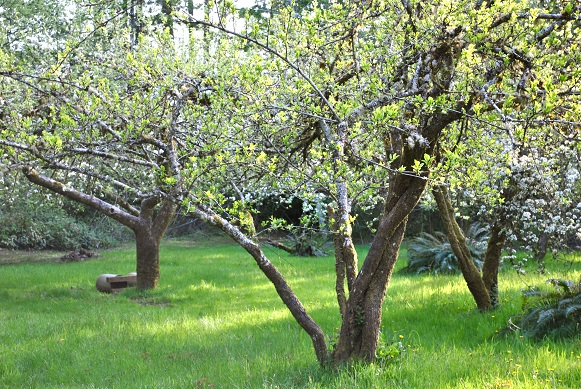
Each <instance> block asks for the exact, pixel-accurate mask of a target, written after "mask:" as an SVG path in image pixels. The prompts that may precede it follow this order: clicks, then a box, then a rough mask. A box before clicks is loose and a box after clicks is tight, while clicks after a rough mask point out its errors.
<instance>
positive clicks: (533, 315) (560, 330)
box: [508, 279, 581, 339]
mask: <svg viewBox="0 0 581 389" xmlns="http://www.w3.org/2000/svg"><path fill="white" fill-rule="evenodd" d="M547 283H548V284H551V285H553V286H554V287H555V290H554V291H553V292H551V293H549V292H544V293H543V292H540V291H539V290H538V289H534V290H532V291H530V290H529V291H525V292H523V309H524V310H525V311H526V312H525V313H524V314H523V315H521V316H519V317H517V318H516V319H515V318H511V322H510V324H509V326H508V329H510V330H521V331H522V333H523V335H525V336H527V337H530V338H534V339H543V338H545V337H552V338H566V337H572V336H575V335H577V334H580V333H581V280H579V283H577V284H576V283H574V282H573V281H569V280H561V279H551V280H548V281H547Z"/></svg>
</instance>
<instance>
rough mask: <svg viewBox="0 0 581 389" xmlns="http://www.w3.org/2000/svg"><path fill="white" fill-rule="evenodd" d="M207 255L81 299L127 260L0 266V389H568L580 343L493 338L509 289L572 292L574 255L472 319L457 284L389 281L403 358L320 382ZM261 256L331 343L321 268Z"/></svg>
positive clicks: (306, 350)
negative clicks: (548, 287)
mask: <svg viewBox="0 0 581 389" xmlns="http://www.w3.org/2000/svg"><path fill="white" fill-rule="evenodd" d="M211 242H212V240H211V239H205V238H201V239H196V241H191V242H188V241H166V242H165V244H164V246H163V248H162V252H161V273H162V276H161V280H160V284H159V287H158V289H156V290H154V291H149V292H138V291H136V290H135V289H127V290H126V291H124V292H122V293H119V294H115V295H107V294H102V293H99V292H98V291H97V290H96V289H95V280H96V279H97V277H98V276H99V275H100V274H102V273H118V274H127V273H128V272H131V271H134V269H135V259H134V258H135V254H134V250H133V249H132V248H131V247H128V248H126V249H119V250H114V251H107V252H103V253H102V257H101V258H98V259H94V260H88V261H83V262H73V263H54V262H34V263H20V264H9V265H0V387H1V388H211V387H213V388H292V387H295V388H388V387H389V388H580V387H581V337H579V336H578V337H577V338H575V339H572V340H567V341H549V340H546V341H543V342H534V341H531V340H528V339H526V338H522V337H521V336H519V334H512V333H511V334H508V336H504V337H500V336H498V335H499V333H498V331H500V333H502V330H501V329H502V328H503V327H505V326H506V325H507V323H508V321H509V319H510V317H511V316H512V315H515V314H518V313H519V312H520V305H521V290H522V289H524V288H527V287H528V286H532V285H536V284H542V283H544V281H545V280H546V279H547V278H568V279H573V280H576V281H578V280H579V277H580V276H581V255H579V254H576V256H575V255H574V256H570V257H569V259H570V260H572V263H567V262H563V261H561V262H555V261H549V263H548V268H549V270H550V274H549V275H541V274H538V273H537V272H536V271H535V267H534V266H533V265H531V267H530V268H529V269H528V270H527V274H526V275H524V276H519V275H518V274H516V272H514V271H512V270H509V269H508V270H504V271H503V272H502V273H501V275H500V278H501V286H500V289H501V297H502V308H501V309H499V310H496V311H494V312H490V313H485V314H482V313H479V312H477V311H476V310H475V309H474V303H473V300H472V298H471V296H470V295H469V293H468V291H467V288H466V285H465V283H464V281H463V280H462V278H461V276H459V275H458V276H439V277H433V276H427V275H423V276H410V275H406V274H403V273H401V272H396V273H395V274H394V276H393V277H392V281H391V283H390V286H389V289H388V295H387V297H386V302H385V305H384V320H383V325H382V332H383V334H382V336H383V339H384V340H385V342H386V343H387V344H389V343H397V342H401V348H402V349H403V350H404V351H403V352H402V353H401V354H400V355H399V356H397V357H396V358H394V359H393V360H391V361H389V362H384V363H375V364H372V365H370V366H362V365H357V366H352V367H349V368H344V369H341V370H339V371H331V370H325V369H322V368H320V367H319V366H318V364H317V362H316V360H315V355H314V351H313V349H312V345H311V343H310V339H309V337H308V336H307V335H306V333H304V332H303V331H302V330H301V329H300V327H299V326H298V325H297V324H296V323H295V321H294V319H293V318H292V316H291V315H290V314H289V313H288V311H287V310H286V308H285V307H284V305H283V304H282V302H281V301H280V299H279V298H278V296H277V295H276V293H275V290H274V288H273V287H272V285H270V284H269V282H268V280H266V278H265V277H264V276H263V275H262V274H261V273H260V271H259V270H258V268H257V266H256V265H255V264H254V262H253V260H252V259H251V257H250V256H249V255H248V254H246V253H245V252H244V251H243V250H242V249H241V248H239V247H237V246H236V245H231V244H223V243H211ZM359 252H360V255H361V256H363V255H364V254H365V252H366V247H363V246H362V247H359ZM266 253H267V255H269V257H270V259H271V260H272V261H273V262H274V263H275V264H276V265H277V266H278V267H279V268H280V270H281V271H282V272H283V274H285V276H286V277H287V280H288V281H289V283H290V284H291V285H292V287H293V288H294V289H295V291H296V293H297V294H298V295H299V297H300V298H301V300H302V301H303V303H304V304H305V306H306V308H307V310H308V312H309V313H310V314H311V315H312V316H313V317H314V318H315V320H316V321H317V322H318V323H319V324H320V325H321V326H322V327H323V328H324V330H325V331H326V333H327V334H329V337H330V339H332V338H333V337H334V334H335V333H336V329H337V327H338V326H339V324H340V316H339V313H338V309H337V304H336V300H335V295H334V282H335V280H334V274H333V258H332V257H325V258H299V257H293V256H289V255H288V254H286V253H284V252H281V251H278V250H275V249H271V248H266ZM1 254H2V253H0V255H1ZM31 256H32V254H31ZM405 256H406V253H405V251H404V252H402V255H401V258H400V261H399V263H398V266H397V267H398V269H401V268H402V267H403V266H404V265H405V262H406V258H405ZM1 263H2V258H0V264H1Z"/></svg>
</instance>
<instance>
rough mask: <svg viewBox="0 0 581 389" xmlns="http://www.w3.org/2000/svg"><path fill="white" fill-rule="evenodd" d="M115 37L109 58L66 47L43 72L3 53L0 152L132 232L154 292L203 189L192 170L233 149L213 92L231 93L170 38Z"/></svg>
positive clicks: (146, 284) (12, 164) (142, 284)
mask: <svg viewBox="0 0 581 389" xmlns="http://www.w3.org/2000/svg"><path fill="white" fill-rule="evenodd" d="M109 27H112V26H109ZM116 37H117V38H116V40H114V41H112V42H111V43H110V45H109V46H108V48H107V49H106V50H103V51H93V50H92V49H93V47H92V46H91V47H90V50H84V48H83V47H77V49H76V50H68V51H66V53H65V56H64V57H63V58H62V59H61V60H59V61H58V63H56V64H53V66H50V67H47V68H46V69H44V70H42V69H41V71H39V70H38V68H34V69H29V70H28V71H27V69H23V68H21V67H20V66H18V67H16V66H14V65H13V64H14V62H13V58H12V56H11V55H10V54H9V53H7V52H4V51H2V52H0V64H1V66H0V79H1V80H2V82H1V83H0V85H1V87H0V96H1V97H0V117H1V118H2V121H1V122H0V134H1V136H0V155H1V156H2V161H3V164H4V165H5V168H7V169H10V170H16V169H18V170H20V171H22V173H23V174H24V175H25V177H26V178H27V179H28V181H30V182H31V183H33V184H35V185H39V186H42V187H44V188H47V189H48V190H50V191H52V192H54V193H56V194H59V195H62V196H65V197H68V198H69V199H71V200H74V201H77V202H79V203H81V204H84V205H86V206H89V207H92V208H94V209H96V210H98V211H100V212H101V213H103V214H104V215H106V216H108V217H110V218H112V219H114V220H116V221H117V222H119V223H121V224H123V225H125V226H127V227H129V228H130V229H131V230H132V231H133V232H134V234H135V242H136V251H137V286H138V287H139V288H141V289H149V288H154V287H156V285H157V282H158V279H159V276H160V268H159V244H160V240H161V238H162V237H163V235H164V232H165V230H166V228H167V226H168V224H169V223H170V222H171V220H172V218H173V217H174V215H175V213H176V211H177V209H178V208H179V206H180V204H181V201H182V200H183V199H184V197H185V195H186V193H188V191H189V190H190V187H191V186H192V185H197V184H199V182H197V181H196V177H193V176H191V175H190V174H188V173H187V171H188V167H187V166H188V165H191V164H192V162H191V161H193V160H194V159H195V158H196V157H200V156H211V155H217V154H218V151H224V150H231V148H228V147H226V146H225V145H224V142H223V141H222V137H223V136H224V139H230V138H229V137H228V136H225V135H224V132H223V131H222V129H223V128H222V125H224V122H226V121H227V120H228V107H218V108H217V111H216V112H212V109H211V108H210V106H211V105H212V102H211V94H212V93H222V94H227V93H229V92H225V91H224V90H223V89H221V86H220V85H214V84H215V83H217V81H216V80H212V78H211V77H210V75H209V73H203V72H202V71H201V70H200V69H198V68H197V67H196V65H195V63H193V62H188V61H186V60H184V61H182V60H180V59H179V58H177V55H176V52H175V51H174V50H173V48H172V43H171V38H170V37H169V36H167V35H163V34H157V35H150V36H148V37H147V40H146V41H145V42H144V44H142V45H139V46H131V45H130V43H129V42H128V40H127V39H126V37H127V35H126V34H125V33H124V31H123V30H122V29H120V30H119V33H118V34H117V35H116ZM129 48H131V49H132V50H129ZM210 114H211V116H209V115H210ZM224 127H225V128H228V125H224ZM221 131H222V132H221ZM222 163H223V162H222ZM202 184H203V185H208V186H210V185H211V183H208V182H204V183H202Z"/></svg>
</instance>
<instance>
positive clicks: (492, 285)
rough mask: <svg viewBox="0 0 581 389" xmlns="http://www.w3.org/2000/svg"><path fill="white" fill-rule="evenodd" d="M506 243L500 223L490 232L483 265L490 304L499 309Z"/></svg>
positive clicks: (483, 274) (483, 276)
mask: <svg viewBox="0 0 581 389" xmlns="http://www.w3.org/2000/svg"><path fill="white" fill-rule="evenodd" d="M505 241H506V235H505V233H504V231H503V230H502V228H501V226H500V225H499V224H498V223H496V224H494V225H493V226H492V228H491V231H490V238H488V245H487V247H486V254H485V255H484V263H483V264H482V280H483V281H484V286H485V287H486V290H487V291H488V294H489V295H490V303H491V304H492V306H493V307H497V306H498V305H499V304H500V300H499V297H498V269H499V267H500V258H501V256H502V249H503V247H504V243H505Z"/></svg>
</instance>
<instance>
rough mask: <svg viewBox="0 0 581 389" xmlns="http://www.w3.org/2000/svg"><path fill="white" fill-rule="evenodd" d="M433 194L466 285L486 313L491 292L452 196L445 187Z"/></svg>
mask: <svg viewBox="0 0 581 389" xmlns="http://www.w3.org/2000/svg"><path fill="white" fill-rule="evenodd" d="M432 192H433V194H434V197H435V199H436V203H437V204H438V211H439V213H440V216H441V218H442V222H443V223H444V228H445V229H446V234H447V236H448V241H449V242H450V247H451V248H452V251H453V252H454V255H455V256H456V258H458V266H459V267H460V270H461V271H462V275H463V276H464V280H465V281H466V285H468V289H469V290H470V293H472V296H473V297H474V301H476V306H477V307H478V309H479V310H481V311H486V310H489V309H491V308H492V306H493V304H492V300H491V298H490V293H489V290H488V289H487V288H486V285H485V284H484V280H483V278H482V276H481V274H480V270H479V269H478V267H477V266H476V265H475V264H474V260H473V259H472V255H471V254H470V250H469V249H468V245H467V244H466V238H465V237H464V234H463V233H462V230H461V229H460V226H459V225H458V223H457V222H456V218H455V217H454V207H453V206H452V202H451V200H450V194H449V192H448V189H447V188H446V187H445V186H443V185H438V186H435V187H434V189H433V191H432ZM489 271H490V277H491V281H492V282H494V281H493V278H494V274H493V272H492V271H493V269H492V267H491V268H490V269H489Z"/></svg>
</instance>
